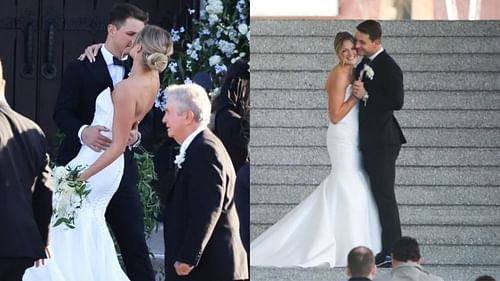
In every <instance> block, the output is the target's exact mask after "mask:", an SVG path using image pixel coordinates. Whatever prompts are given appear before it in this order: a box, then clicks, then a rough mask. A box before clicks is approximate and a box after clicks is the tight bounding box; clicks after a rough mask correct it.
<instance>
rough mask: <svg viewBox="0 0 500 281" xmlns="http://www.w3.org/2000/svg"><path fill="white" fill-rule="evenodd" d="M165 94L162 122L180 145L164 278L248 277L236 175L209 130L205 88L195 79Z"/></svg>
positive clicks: (168, 212)
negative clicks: (237, 199)
mask: <svg viewBox="0 0 500 281" xmlns="http://www.w3.org/2000/svg"><path fill="white" fill-rule="evenodd" d="M166 93H167V96H168V100H167V105H166V109H165V116H164V117H163V123H164V124H165V126H166V128H167V132H168V136H169V137H171V138H173V139H175V141H176V142H177V143H179V144H180V145H181V148H180V152H179V155H177V157H176V159H175V163H176V165H177V167H178V172H177V175H176V179H175V183H174V185H173V187H172V189H171V190H169V191H167V192H166V199H165V212H164V213H165V233H164V235H165V271H166V280H170V281H173V280H199V281H202V280H203V281H210V280H214V281H215V280H217V281H232V280H246V279H248V266H247V262H246V260H247V258H246V252H245V249H244V248H243V244H242V242H241V238H240V235H239V221H238V215H237V213H236V208H235V204H234V183H235V178H236V176H235V172H234V168H233V164H232V162H231V158H230V157H229V155H228V153H227V151H226V149H225V148H224V145H223V144H222V142H221V141H220V140H219V139H218V138H217V137H216V136H215V135H214V134H213V133H212V132H211V131H210V130H209V129H207V124H208V122H209V120H210V109H211V106H210V101H209V99H208V96H207V93H206V92H205V90H204V89H203V88H202V87H200V86H198V85H195V84H190V85H181V86H171V87H168V88H167V90H166Z"/></svg>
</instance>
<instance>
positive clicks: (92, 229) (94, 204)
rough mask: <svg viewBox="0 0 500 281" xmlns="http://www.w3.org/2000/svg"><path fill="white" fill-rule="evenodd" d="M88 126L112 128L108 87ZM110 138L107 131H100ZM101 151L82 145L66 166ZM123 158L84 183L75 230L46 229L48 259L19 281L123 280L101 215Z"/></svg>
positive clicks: (85, 162)
mask: <svg viewBox="0 0 500 281" xmlns="http://www.w3.org/2000/svg"><path fill="white" fill-rule="evenodd" d="M92 125H103V126H106V127H107V128H110V129H111V128H112V127H113V102H112V100H111V92H110V90H109V88H107V89H106V90H104V91H103V92H101V93H100V94H99V96H98V97H97V100H96V110H95V114H94V120H93V121H92ZM103 134H105V135H107V137H109V138H111V131H109V132H103ZM101 153H102V152H95V151H93V150H91V149H90V148H89V147H87V146H85V145H84V146H82V148H81V149H80V151H79V153H78V155H77V156H76V157H75V158H74V159H73V160H71V161H70V162H69V163H68V166H70V167H75V166H77V165H87V166H90V165H91V164H92V163H94V162H95V161H96V160H97V158H98V157H99V156H100V155H101ZM123 165H124V160H123V155H122V156H120V157H119V158H118V159H116V160H115V161H114V162H113V163H111V164H110V165H109V166H107V167H106V168H104V169H103V170H101V171H100V172H99V173H97V174H95V175H94V176H93V177H91V178H90V179H89V180H88V187H89V188H90V190H91V191H90V194H89V195H88V197H87V200H86V201H84V203H83V205H82V207H81V209H78V213H77V217H76V219H75V228H74V229H66V228H65V227H62V225H59V226H57V227H51V229H50V247H51V249H52V258H51V259H50V260H48V264H47V265H45V266H42V267H38V268H35V267H31V268H29V269H28V270H27V271H26V273H25V275H24V277H23V281H49V280H50V281H123V280H129V279H128V277H127V276H126V274H125V273H124V272H123V270H122V269H121V267H120V263H119V261H118V257H117V254H116V250H115V248H114V244H113V240H112V238H111V235H110V232H109V230H108V228H107V226H106V220H105V218H104V213H105V212H106V207H107V206H108V203H109V201H110V200H111V197H112V196H113V194H114V193H115V191H116V190H117V188H118V185H119V183H120V180H121V178H122V174H123Z"/></svg>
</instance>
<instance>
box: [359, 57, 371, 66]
mask: <svg viewBox="0 0 500 281" xmlns="http://www.w3.org/2000/svg"><path fill="white" fill-rule="evenodd" d="M371 61H372V60H371V59H369V58H363V59H362V60H361V65H364V64H367V63H370V62H371Z"/></svg>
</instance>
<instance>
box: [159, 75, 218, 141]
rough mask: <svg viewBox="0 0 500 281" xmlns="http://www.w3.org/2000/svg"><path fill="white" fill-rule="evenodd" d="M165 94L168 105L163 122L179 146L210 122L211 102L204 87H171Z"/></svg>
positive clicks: (169, 134) (187, 85) (195, 85)
mask: <svg viewBox="0 0 500 281" xmlns="http://www.w3.org/2000/svg"><path fill="white" fill-rule="evenodd" d="M165 93H166V95H167V105H166V107H165V115H164V116H163V120H162V122H163V123H164V124H165V126H166V128H167V133H168V136H169V137H171V138H173V139H175V141H176V142H177V143H179V144H182V143H183V142H184V140H185V139H186V138H187V137H188V136H189V135H190V134H191V133H192V132H194V131H195V130H196V129H197V128H199V127H200V126H207V125H208V122H209V121H210V110H211V105H210V100H209V99H208V94H207V92H206V91H205V89H203V87H201V86H199V85H197V84H186V85H173V86H169V87H168V88H167V89H166V90H165Z"/></svg>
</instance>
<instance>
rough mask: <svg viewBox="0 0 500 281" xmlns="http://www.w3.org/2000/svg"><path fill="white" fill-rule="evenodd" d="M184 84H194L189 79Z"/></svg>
mask: <svg viewBox="0 0 500 281" xmlns="http://www.w3.org/2000/svg"><path fill="white" fill-rule="evenodd" d="M184 84H193V80H191V79H190V78H189V77H187V78H186V80H184Z"/></svg>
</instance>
